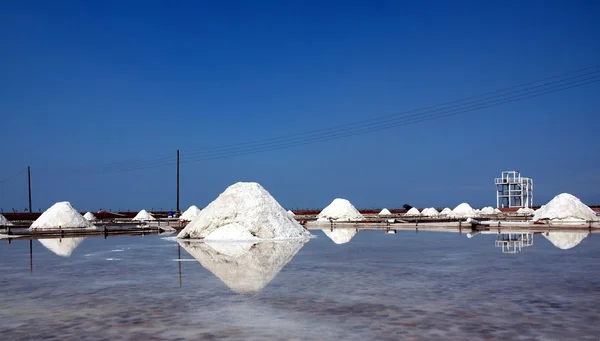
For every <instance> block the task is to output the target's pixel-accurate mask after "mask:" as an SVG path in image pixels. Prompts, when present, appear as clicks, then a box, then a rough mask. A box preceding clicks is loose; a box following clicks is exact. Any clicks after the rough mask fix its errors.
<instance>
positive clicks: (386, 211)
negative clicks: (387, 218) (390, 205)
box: [379, 208, 392, 215]
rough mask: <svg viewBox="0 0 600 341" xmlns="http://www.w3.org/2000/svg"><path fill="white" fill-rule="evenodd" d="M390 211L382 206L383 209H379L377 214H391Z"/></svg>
mask: <svg viewBox="0 0 600 341" xmlns="http://www.w3.org/2000/svg"><path fill="white" fill-rule="evenodd" d="M391 214H392V212H390V210H388V209H387V208H384V209H383V210H381V212H379V215H391Z"/></svg>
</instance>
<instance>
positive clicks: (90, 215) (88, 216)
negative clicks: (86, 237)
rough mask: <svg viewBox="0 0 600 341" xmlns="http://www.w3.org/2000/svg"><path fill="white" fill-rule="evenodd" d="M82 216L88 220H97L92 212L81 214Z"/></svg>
mask: <svg viewBox="0 0 600 341" xmlns="http://www.w3.org/2000/svg"><path fill="white" fill-rule="evenodd" d="M83 217H84V218H85V219H87V220H89V221H95V220H97V219H96V216H95V215H94V213H92V212H87V213H86V214H84V215H83Z"/></svg>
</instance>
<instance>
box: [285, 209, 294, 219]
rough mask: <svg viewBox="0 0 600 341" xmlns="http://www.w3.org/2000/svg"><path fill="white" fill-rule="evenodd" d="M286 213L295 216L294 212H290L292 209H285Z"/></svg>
mask: <svg viewBox="0 0 600 341" xmlns="http://www.w3.org/2000/svg"><path fill="white" fill-rule="evenodd" d="M287 213H288V214H289V215H291V216H292V217H293V216H295V214H294V212H292V210H288V211H287Z"/></svg>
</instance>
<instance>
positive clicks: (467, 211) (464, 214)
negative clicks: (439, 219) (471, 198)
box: [449, 202, 477, 218]
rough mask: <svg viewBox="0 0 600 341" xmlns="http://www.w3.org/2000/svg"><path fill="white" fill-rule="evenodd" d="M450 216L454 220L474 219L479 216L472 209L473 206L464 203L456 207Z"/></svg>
mask: <svg viewBox="0 0 600 341" xmlns="http://www.w3.org/2000/svg"><path fill="white" fill-rule="evenodd" d="M449 216H451V217H452V218H473V217H476V216H477V213H476V212H475V210H474V209H473V208H472V207H471V205H469V204H467V203H466V202H463V203H462V204H460V205H458V206H456V207H455V208H454V209H453V210H452V212H450V214H449Z"/></svg>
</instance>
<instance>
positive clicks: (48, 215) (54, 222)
mask: <svg viewBox="0 0 600 341" xmlns="http://www.w3.org/2000/svg"><path fill="white" fill-rule="evenodd" d="M59 227H62V228H71V227H74V228H75V227H81V228H93V227H94V225H93V224H92V223H91V222H89V221H88V220H87V219H85V218H84V217H83V216H82V215H81V214H79V212H77V211H76V210H75V209H74V208H73V206H71V203H69V202H68V201H63V202H57V203H56V204H54V205H52V207H50V208H49V209H47V210H46V211H44V213H42V215H41V216H39V218H37V219H36V220H35V221H34V222H33V224H31V226H30V227H29V228H30V229H53V228H56V229H57V228H59Z"/></svg>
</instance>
